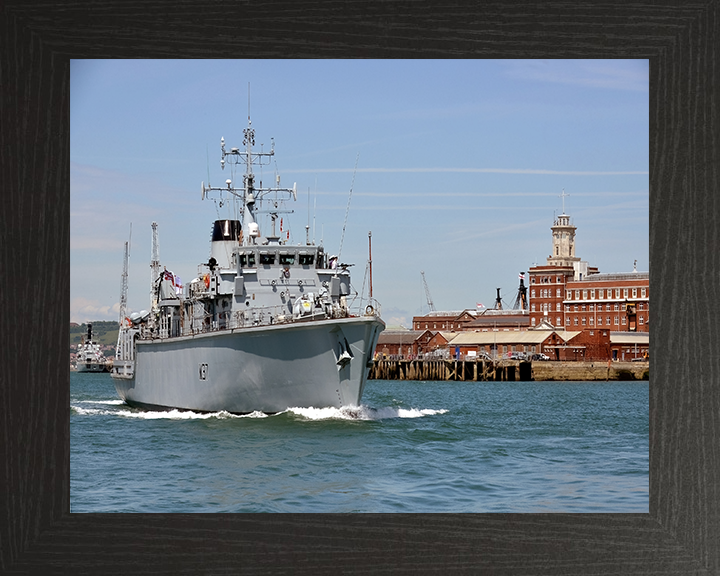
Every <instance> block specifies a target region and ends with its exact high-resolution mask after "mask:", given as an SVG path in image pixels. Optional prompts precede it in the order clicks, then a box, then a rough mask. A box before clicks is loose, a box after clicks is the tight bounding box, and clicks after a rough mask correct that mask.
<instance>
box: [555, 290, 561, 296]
mask: <svg viewBox="0 0 720 576" xmlns="http://www.w3.org/2000/svg"><path fill="white" fill-rule="evenodd" d="M555 296H556V297H557V298H560V288H558V289H557V290H556V291H555Z"/></svg>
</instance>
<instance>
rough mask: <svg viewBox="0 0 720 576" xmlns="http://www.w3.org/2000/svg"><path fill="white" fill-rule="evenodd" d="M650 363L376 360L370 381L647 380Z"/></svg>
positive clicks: (436, 359) (433, 359)
mask: <svg viewBox="0 0 720 576" xmlns="http://www.w3.org/2000/svg"><path fill="white" fill-rule="evenodd" d="M649 364H650V363H649V361H644V362H618V361H613V362H610V363H609V364H608V363H607V362H557V361H525V360H511V359H506V358H502V359H497V360H481V359H464V360H455V359H442V358H432V359H430V358H424V359H413V360H409V359H376V360H374V361H373V363H372V366H371V368H370V375H369V379H374V380H425V381H469V382H508V381H519V382H522V381H533V380H538V381H541V380H555V381H605V380H608V381H609V380H648V379H649V377H650V366H649Z"/></svg>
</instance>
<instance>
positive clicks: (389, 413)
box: [287, 406, 447, 420]
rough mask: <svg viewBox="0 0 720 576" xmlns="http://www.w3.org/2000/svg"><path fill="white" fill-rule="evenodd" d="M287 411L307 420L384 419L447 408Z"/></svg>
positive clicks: (419, 414) (416, 414) (439, 411)
mask: <svg viewBox="0 0 720 576" xmlns="http://www.w3.org/2000/svg"><path fill="white" fill-rule="evenodd" d="M287 412H291V413H293V414H297V415H298V416H302V417H303V418H306V419H308V420H330V419H336V420H385V419H387V418H422V417H423V416H434V415H435V414H445V413H446V412H447V410H444V409H440V410H433V409H430V408H424V409H421V410H419V409H417V408H410V409H406V408H392V407H386V408H371V407H369V406H342V407H340V408H288V409H287Z"/></svg>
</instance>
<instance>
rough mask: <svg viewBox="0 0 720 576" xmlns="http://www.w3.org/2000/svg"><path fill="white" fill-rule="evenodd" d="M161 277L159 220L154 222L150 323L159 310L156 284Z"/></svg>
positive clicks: (153, 320)
mask: <svg viewBox="0 0 720 576" xmlns="http://www.w3.org/2000/svg"><path fill="white" fill-rule="evenodd" d="M159 277H160V244H159V242H158V231H157V222H153V223H152V256H151V259H150V303H151V308H150V310H151V311H152V314H150V323H151V324H152V323H154V322H155V315H156V314H157V312H158V305H157V290H156V289H155V284H156V282H157V280H158V278H159Z"/></svg>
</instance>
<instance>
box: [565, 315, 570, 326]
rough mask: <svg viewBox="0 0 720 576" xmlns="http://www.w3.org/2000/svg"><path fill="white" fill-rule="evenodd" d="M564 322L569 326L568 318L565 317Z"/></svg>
mask: <svg viewBox="0 0 720 576" xmlns="http://www.w3.org/2000/svg"><path fill="white" fill-rule="evenodd" d="M565 324H566V325H567V326H570V318H568V317H565Z"/></svg>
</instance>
